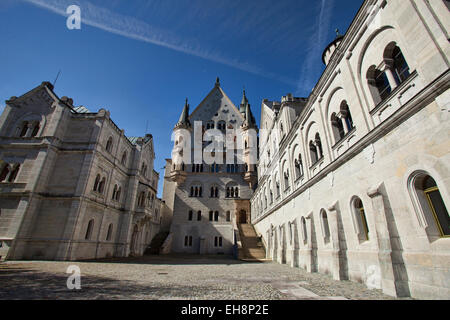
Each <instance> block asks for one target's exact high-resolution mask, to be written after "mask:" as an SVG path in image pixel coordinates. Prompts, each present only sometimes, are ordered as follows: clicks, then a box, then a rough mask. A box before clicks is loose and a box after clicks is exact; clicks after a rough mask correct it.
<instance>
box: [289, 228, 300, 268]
mask: <svg viewBox="0 0 450 320" xmlns="http://www.w3.org/2000/svg"><path fill="white" fill-rule="evenodd" d="M290 228H292V229H291V230H292V239H291V248H292V249H291V267H293V268H296V267H298V266H299V263H298V256H299V238H298V226H297V219H295V220H294V221H293V222H292V223H291V224H290Z"/></svg>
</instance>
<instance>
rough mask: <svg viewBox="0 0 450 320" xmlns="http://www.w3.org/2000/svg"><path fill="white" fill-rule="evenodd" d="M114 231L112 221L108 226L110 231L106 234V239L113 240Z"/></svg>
mask: <svg viewBox="0 0 450 320" xmlns="http://www.w3.org/2000/svg"><path fill="white" fill-rule="evenodd" d="M112 233H113V224H112V223H111V224H110V225H109V226H108V232H107V234H106V241H111V237H112Z"/></svg>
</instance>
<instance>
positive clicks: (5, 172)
mask: <svg viewBox="0 0 450 320" xmlns="http://www.w3.org/2000/svg"><path fill="white" fill-rule="evenodd" d="M9 172H10V167H9V164H5V166H4V167H3V169H2V172H1V173H0V182H3V181H5V180H6V178H7V177H8V175H9Z"/></svg>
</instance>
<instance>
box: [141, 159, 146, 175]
mask: <svg viewBox="0 0 450 320" xmlns="http://www.w3.org/2000/svg"><path fill="white" fill-rule="evenodd" d="M141 174H142V176H143V177H146V176H147V165H146V164H145V162H143V163H142V166H141Z"/></svg>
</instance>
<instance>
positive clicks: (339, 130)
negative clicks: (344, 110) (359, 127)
mask: <svg viewBox="0 0 450 320" xmlns="http://www.w3.org/2000/svg"><path fill="white" fill-rule="evenodd" d="M331 128H332V130H333V135H334V141H335V142H336V143H337V142H339V141H341V139H342V138H344V137H345V132H344V125H343V124H342V120H341V119H340V118H338V117H337V115H336V113H333V114H332V115H331Z"/></svg>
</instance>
